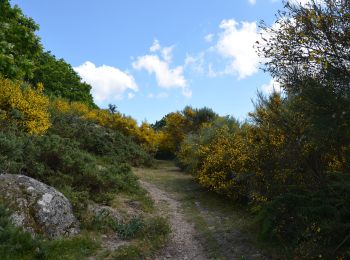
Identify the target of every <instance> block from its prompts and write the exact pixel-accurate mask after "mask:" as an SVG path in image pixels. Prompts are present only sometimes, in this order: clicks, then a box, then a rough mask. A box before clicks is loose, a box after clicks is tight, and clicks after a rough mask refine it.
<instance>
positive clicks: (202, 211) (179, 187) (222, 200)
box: [134, 161, 275, 259]
mask: <svg viewBox="0 0 350 260" xmlns="http://www.w3.org/2000/svg"><path fill="white" fill-rule="evenodd" d="M134 172H135V174H136V175H137V176H138V177H139V178H140V179H142V180H144V181H146V182H150V183H153V184H155V185H156V186H157V187H159V188H161V189H163V190H164V191H166V192H169V193H171V194H173V195H174V196H175V197H176V199H177V200H178V201H180V202H181V205H182V207H183V210H184V213H185V215H186V217H187V219H188V220H189V221H190V222H193V223H194V224H195V227H196V230H197V232H198V233H199V235H200V237H201V240H202V241H201V242H202V243H203V245H204V248H205V249H206V253H207V255H208V257H209V258H211V259H225V256H226V257H227V255H228V254H230V252H229V248H228V247H232V244H229V243H228V242H229V241H230V239H232V241H233V243H234V240H235V237H234V236H235V234H232V235H230V234H231V233H232V231H233V230H235V231H237V232H241V233H242V234H243V233H244V234H252V235H248V236H247V241H245V242H240V243H246V245H245V244H243V245H242V246H243V247H245V246H247V247H248V246H253V247H255V248H258V249H260V248H262V247H264V248H265V251H266V245H265V244H264V245H262V244H261V243H260V242H259V241H258V239H257V236H256V235H255V234H257V227H256V223H255V218H254V216H253V215H252V214H251V213H249V212H247V211H246V210H244V209H243V208H241V207H239V206H237V205H235V204H234V203H233V202H231V201H230V200H229V199H228V198H226V197H224V196H220V195H218V194H216V193H213V192H209V191H207V190H206V189H204V188H202V187H201V186H199V185H198V184H197V183H196V182H195V180H194V178H193V177H192V176H191V175H188V174H185V173H183V172H181V171H180V170H179V169H178V168H177V167H176V166H175V165H174V163H173V162H171V161H157V163H156V167H155V168H152V169H149V168H148V169H144V168H143V169H141V168H135V169H134ZM230 236H232V237H230ZM221 237H226V238H227V239H226V240H227V242H224V243H223V242H222V241H220V238H221ZM259 251H261V250H259ZM267 251H271V252H268V254H269V255H274V254H275V253H274V251H275V249H273V248H269V249H268V250H267ZM242 257H243V258H244V255H242Z"/></svg>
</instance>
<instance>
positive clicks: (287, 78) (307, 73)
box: [258, 0, 350, 92]
mask: <svg viewBox="0 0 350 260" xmlns="http://www.w3.org/2000/svg"><path fill="white" fill-rule="evenodd" d="M349 13H350V6H349V3H348V1H343V0H321V1H316V0H311V1H310V3H309V4H307V5H306V6H302V5H301V4H295V3H291V2H289V1H285V9H284V10H283V11H281V12H280V13H279V14H278V16H277V21H276V24H277V25H276V26H273V27H268V26H266V25H265V24H262V25H261V27H262V29H263V30H265V32H266V35H268V37H266V38H263V40H262V41H261V42H260V43H259V45H258V50H259V54H260V55H261V56H262V57H264V58H267V59H266V61H267V62H266V64H265V65H266V67H265V68H266V70H267V71H268V72H270V73H271V75H272V76H273V77H274V78H276V79H278V80H279V81H281V82H282V83H283V86H284V88H285V89H287V90H288V91H291V92H297V91H298V90H299V88H300V87H299V86H298V84H296V83H301V82H302V81H303V79H304V78H305V77H312V78H317V79H318V80H319V81H320V82H321V83H322V85H323V84H326V83H327V82H328V83H329V82H332V83H333V86H332V87H333V88H334V89H335V90H337V92H343V91H349V89H348V82H349V80H350V78H349V77H350V74H349V49H350V48H349V47H350V45H349V44H350V41H349V37H350V36H349V30H350V24H349ZM291 61H293V62H291Z"/></svg>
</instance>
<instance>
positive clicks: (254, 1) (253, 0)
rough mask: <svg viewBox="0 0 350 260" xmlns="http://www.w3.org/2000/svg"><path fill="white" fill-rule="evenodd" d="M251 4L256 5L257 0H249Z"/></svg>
mask: <svg viewBox="0 0 350 260" xmlns="http://www.w3.org/2000/svg"><path fill="white" fill-rule="evenodd" d="M248 1H249V3H250V4H252V5H255V4H256V0H248Z"/></svg>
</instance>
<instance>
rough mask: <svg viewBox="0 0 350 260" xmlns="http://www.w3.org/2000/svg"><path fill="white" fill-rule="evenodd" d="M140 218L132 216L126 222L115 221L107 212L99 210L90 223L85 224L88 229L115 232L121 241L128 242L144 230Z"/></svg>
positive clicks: (142, 221) (141, 218)
mask: <svg viewBox="0 0 350 260" xmlns="http://www.w3.org/2000/svg"><path fill="white" fill-rule="evenodd" d="M144 225H145V224H144V219H143V217H142V216H133V217H132V218H131V219H130V220H128V221H123V220H120V219H117V218H116V217H114V216H113V214H112V213H111V212H110V211H109V210H101V211H100V212H99V213H98V214H96V215H95V216H93V217H92V219H91V221H90V222H87V223H85V226H86V227H87V228H88V229H92V230H100V231H104V232H117V234H118V236H119V237H120V238H121V239H124V240H129V239H132V238H135V237H137V236H138V235H139V234H140V232H141V231H142V230H143V228H144Z"/></svg>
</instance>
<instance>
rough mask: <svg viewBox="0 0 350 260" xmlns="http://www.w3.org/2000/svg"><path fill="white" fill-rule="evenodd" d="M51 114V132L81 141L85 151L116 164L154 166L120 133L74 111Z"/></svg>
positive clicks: (140, 148)
mask: <svg viewBox="0 0 350 260" xmlns="http://www.w3.org/2000/svg"><path fill="white" fill-rule="evenodd" d="M51 115H52V127H51V128H50V130H49V133H50V134H57V135H60V136H61V137H63V138H68V139H71V140H73V141H75V142H77V143H78V144H77V145H78V147H79V148H80V149H82V150H85V151H87V152H89V153H91V154H94V155H96V156H99V157H103V158H105V159H107V160H109V161H113V162H115V163H129V164H131V165H133V166H140V165H147V166H150V165H151V164H152V161H153V159H152V157H151V155H150V154H149V153H147V152H146V151H145V150H144V149H143V148H142V147H141V146H140V145H138V144H136V143H135V142H134V141H133V140H132V138H131V137H128V136H125V135H124V134H122V133H121V132H120V131H115V130H111V129H109V128H107V127H104V126H100V125H98V124H97V123H95V122H93V121H90V120H86V119H84V118H82V117H81V116H79V115H77V114H75V113H72V112H66V113H62V112H59V111H55V110H52V111H51Z"/></svg>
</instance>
